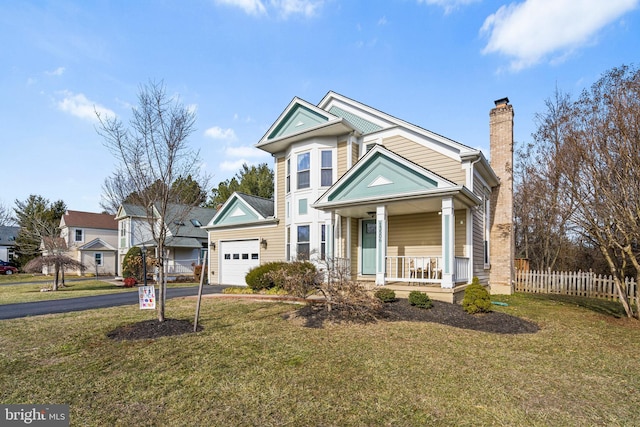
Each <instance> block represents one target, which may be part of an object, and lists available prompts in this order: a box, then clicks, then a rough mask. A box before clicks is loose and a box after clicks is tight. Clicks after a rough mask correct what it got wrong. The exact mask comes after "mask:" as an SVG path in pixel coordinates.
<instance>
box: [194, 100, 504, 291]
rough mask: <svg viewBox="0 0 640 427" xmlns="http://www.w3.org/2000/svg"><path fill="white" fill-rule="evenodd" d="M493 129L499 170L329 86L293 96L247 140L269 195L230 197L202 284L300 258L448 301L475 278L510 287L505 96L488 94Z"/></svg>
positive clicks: (240, 279) (232, 280) (212, 227)
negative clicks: (270, 163)
mask: <svg viewBox="0 0 640 427" xmlns="http://www.w3.org/2000/svg"><path fill="white" fill-rule="evenodd" d="M490 128H491V131H490V143H491V150H492V157H493V158H494V159H493V160H494V162H496V161H497V163H496V164H499V165H500V168H492V166H491V165H490V164H489V162H488V161H487V159H486V157H485V156H484V155H483V153H482V152H481V151H479V150H476V149H473V148H471V147H469V146H466V145H463V144H461V143H458V142H456V141H453V140H451V139H449V138H446V137H444V136H441V135H438V134H436V133H433V132H431V131H429V130H426V129H424V128H422V127H419V126H416V125H413V124H411V123H408V122H405V121H403V120H401V119H398V118H396V117H394V116H391V115H389V114H387V113H384V112H382V111H379V110H376V109H374V108H372V107H369V106H367V105H365V104H362V103H360V102H357V101H355V100H352V99H350V98H347V97H345V96H342V95H339V94H337V93H334V92H329V93H328V94H327V95H326V96H325V97H324V98H323V99H322V100H321V101H320V103H319V104H318V105H313V104H310V103H308V102H306V101H304V100H302V99H299V98H294V99H293V100H292V101H291V102H290V104H289V105H288V106H287V107H286V109H285V110H284V111H283V112H282V114H280V116H279V117H278V118H277V120H276V121H275V122H274V124H273V125H272V126H271V127H270V128H269V130H268V131H267V132H266V134H265V135H264V136H263V137H262V139H261V140H260V141H259V142H258V143H257V145H256V147H257V148H258V149H261V150H264V151H267V152H268V153H271V154H272V155H273V157H274V159H275V162H274V174H275V191H274V195H275V196H274V200H264V199H259V198H256V197H252V196H247V195H243V194H234V195H233V196H232V197H231V198H230V199H229V200H228V201H227V202H226V203H225V204H224V205H223V206H222V207H221V208H220V210H219V211H218V213H217V214H216V215H215V216H214V218H213V219H212V221H211V222H210V223H209V224H208V225H207V229H208V230H209V241H210V248H211V251H210V265H211V268H210V270H209V274H210V278H209V280H210V283H219V284H229V285H231V284H235V285H243V284H245V282H244V275H245V274H246V272H247V271H248V269H250V268H251V267H253V266H255V265H259V264H260V263H264V262H268V261H276V260H294V259H301V258H302V259H310V260H311V261H313V262H315V263H317V265H318V266H319V267H321V268H322V267H323V265H324V266H327V267H334V268H335V267H338V268H342V269H346V270H348V272H349V274H350V276H351V277H352V278H353V279H354V280H360V281H369V282H371V283H375V284H376V285H379V286H395V287H396V288H398V289H414V288H415V286H419V287H421V289H424V290H425V291H427V292H429V293H430V294H432V295H433V296H434V297H435V298H438V299H441V300H446V301H454V300H457V299H459V296H460V295H459V294H460V290H461V289H463V287H462V286H460V285H464V284H466V283H468V282H469V281H470V280H471V278H472V277H474V276H477V277H478V278H479V279H480V280H481V282H482V283H485V284H487V283H489V284H490V285H491V290H492V292H510V290H511V285H512V275H513V268H512V264H513V261H512V260H513V235H512V227H513V226H512V221H511V217H512V213H511V212H512V210H511V209H512V207H511V194H512V179H511V170H512V167H511V165H512V162H513V109H512V107H511V105H509V103H508V99H506V98H504V99H501V100H499V101H496V106H495V108H494V109H493V110H491V112H490ZM498 169H499V170H498ZM496 259H499V260H500V262H499V264H500V266H499V267H498V266H494V260H496ZM408 286H413V288H409V287H408Z"/></svg>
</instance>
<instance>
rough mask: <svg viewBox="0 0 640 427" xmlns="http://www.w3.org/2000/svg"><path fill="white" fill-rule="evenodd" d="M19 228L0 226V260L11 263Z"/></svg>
mask: <svg viewBox="0 0 640 427" xmlns="http://www.w3.org/2000/svg"><path fill="white" fill-rule="evenodd" d="M19 231H20V227H13V226H9V225H2V226H0V260H2V261H7V262H10V261H13V258H14V256H15V247H16V238H17V237H18V232H19Z"/></svg>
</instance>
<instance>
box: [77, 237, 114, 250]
mask: <svg viewBox="0 0 640 427" xmlns="http://www.w3.org/2000/svg"><path fill="white" fill-rule="evenodd" d="M78 250H80V251H117V250H118V249H117V248H114V247H113V246H111V245H110V244H109V243H107V242H105V241H104V240H102V239H101V238H99V237H97V238H95V239H93V240H92V241H90V242H89V243H85V244H84V245H82V246H80V247H79V248H78Z"/></svg>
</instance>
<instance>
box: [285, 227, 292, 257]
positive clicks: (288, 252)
mask: <svg viewBox="0 0 640 427" xmlns="http://www.w3.org/2000/svg"><path fill="white" fill-rule="evenodd" d="M285 246H286V254H285V257H286V258H285V259H286V260H287V261H291V227H287V235H286V243H285Z"/></svg>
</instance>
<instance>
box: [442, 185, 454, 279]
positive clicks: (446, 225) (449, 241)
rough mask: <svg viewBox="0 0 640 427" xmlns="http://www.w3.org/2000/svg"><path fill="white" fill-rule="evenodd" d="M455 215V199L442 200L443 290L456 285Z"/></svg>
mask: <svg viewBox="0 0 640 427" xmlns="http://www.w3.org/2000/svg"><path fill="white" fill-rule="evenodd" d="M455 223H456V219H455V215H454V211H453V199H452V198H450V197H449V198H446V199H442V285H441V287H443V288H453V284H454V283H455V277H454V276H455V263H456V257H455V254H456V252H455V242H456V236H455Z"/></svg>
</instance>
